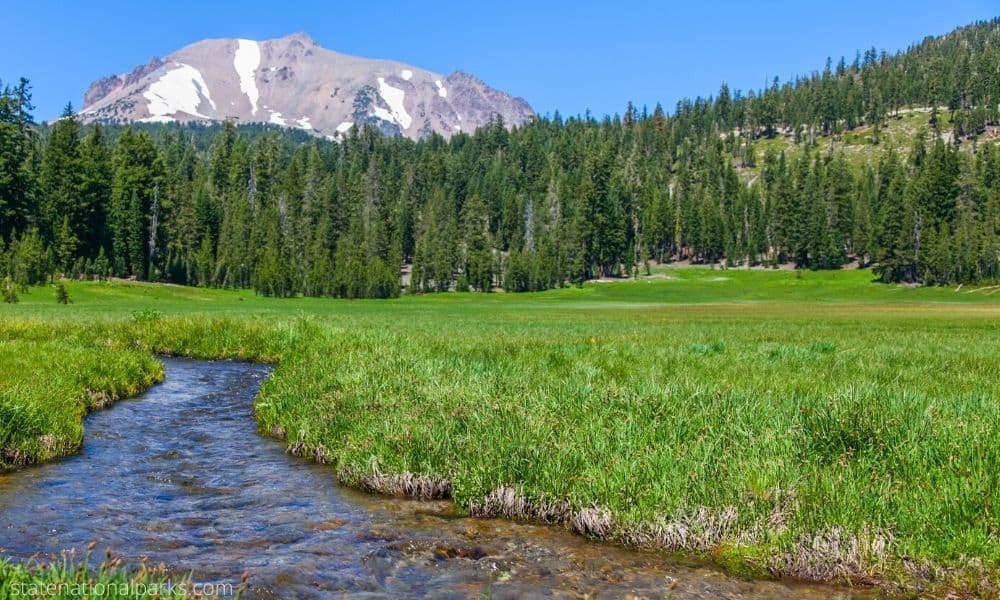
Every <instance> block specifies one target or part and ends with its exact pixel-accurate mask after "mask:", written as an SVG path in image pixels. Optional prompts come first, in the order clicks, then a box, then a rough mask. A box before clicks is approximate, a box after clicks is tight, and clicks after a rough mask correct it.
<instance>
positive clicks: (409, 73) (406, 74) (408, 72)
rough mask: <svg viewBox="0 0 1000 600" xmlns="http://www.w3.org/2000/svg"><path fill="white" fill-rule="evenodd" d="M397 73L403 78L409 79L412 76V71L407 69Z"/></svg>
mask: <svg viewBox="0 0 1000 600" xmlns="http://www.w3.org/2000/svg"><path fill="white" fill-rule="evenodd" d="M399 75H400V77H402V78H403V80H405V81H409V80H410V79H411V78H412V77H413V71H411V70H409V69H403V70H402V71H401V72H400V74H399Z"/></svg>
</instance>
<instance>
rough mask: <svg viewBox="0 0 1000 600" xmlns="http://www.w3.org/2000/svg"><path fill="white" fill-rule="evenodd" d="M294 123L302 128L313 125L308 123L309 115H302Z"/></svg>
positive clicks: (310, 127)
mask: <svg viewBox="0 0 1000 600" xmlns="http://www.w3.org/2000/svg"><path fill="white" fill-rule="evenodd" d="M296 123H298V124H299V127H301V128H302V129H312V128H313V126H312V125H311V124H309V117H302V118H301V119H299V120H298V121H296Z"/></svg>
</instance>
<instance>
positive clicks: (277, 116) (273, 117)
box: [268, 110, 288, 126]
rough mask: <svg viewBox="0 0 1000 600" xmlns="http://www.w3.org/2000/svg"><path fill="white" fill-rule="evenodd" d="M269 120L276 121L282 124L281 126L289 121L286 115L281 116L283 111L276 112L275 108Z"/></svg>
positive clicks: (275, 122)
mask: <svg viewBox="0 0 1000 600" xmlns="http://www.w3.org/2000/svg"><path fill="white" fill-rule="evenodd" d="M268 120H269V121H270V122H271V123H274V124H275V125H281V126H285V125H288V123H287V122H285V119H284V117H282V116H281V113H280V112H275V111H273V110H272V111H271V118H270V119H268Z"/></svg>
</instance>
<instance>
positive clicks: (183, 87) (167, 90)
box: [142, 63, 215, 123]
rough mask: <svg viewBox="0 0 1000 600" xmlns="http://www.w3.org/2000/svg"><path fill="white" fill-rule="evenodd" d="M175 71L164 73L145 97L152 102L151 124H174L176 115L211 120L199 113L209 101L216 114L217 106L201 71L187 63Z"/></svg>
mask: <svg viewBox="0 0 1000 600" xmlns="http://www.w3.org/2000/svg"><path fill="white" fill-rule="evenodd" d="M175 65H176V66H175V67H174V68H173V69H170V70H169V71H167V72H166V73H164V74H163V75H162V76H161V77H160V78H159V79H157V80H156V81H154V82H153V83H151V84H150V85H149V88H148V89H147V90H146V91H145V92H144V93H143V94H142V95H143V97H144V98H146V99H147V100H149V106H148V107H147V110H148V111H149V117H147V118H146V119H143V120H144V121H148V122H156V123H162V122H165V121H171V120H173V115H175V114H176V113H179V112H182V113H187V114H189V115H191V116H194V117H200V118H202V119H207V118H208V117H206V116H205V115H203V114H201V113H199V112H198V107H199V106H200V105H201V103H202V102H203V101H205V100H207V101H208V103H209V104H210V105H211V106H212V110H215V102H213V101H212V94H211V93H210V92H209V90H208V84H207V83H205V78H204V77H202V75H201V71H199V70H198V69H196V68H194V67H192V66H191V65H186V64H183V63H175Z"/></svg>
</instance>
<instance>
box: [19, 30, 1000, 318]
mask: <svg viewBox="0 0 1000 600" xmlns="http://www.w3.org/2000/svg"><path fill="white" fill-rule="evenodd" d="M998 42H1000V21H997V20H994V21H990V22H984V23H979V24H976V25H973V26H969V27H965V28H961V29H958V30H956V31H954V32H952V33H951V34H948V35H947V36H944V37H941V38H928V39H927V40H925V41H924V42H922V43H921V44H919V45H916V46H914V47H912V48H910V49H909V50H907V51H906V52H902V53H899V54H896V55H892V56H890V55H888V54H886V53H884V52H883V53H881V54H876V53H875V51H874V50H869V51H867V52H865V53H864V54H863V56H862V55H861V54H859V55H858V57H857V58H856V59H855V61H854V62H853V63H851V64H847V63H846V62H845V61H844V60H841V61H840V62H839V63H838V64H837V65H836V66H835V67H833V66H832V65H831V64H830V63H828V65H827V67H826V68H825V69H824V70H823V71H822V72H818V73H814V74H813V75H811V76H809V77H805V78H800V79H797V80H795V81H792V82H788V83H786V84H784V85H779V84H778V83H777V82H776V83H775V84H774V85H772V86H771V87H769V88H768V89H765V90H761V91H759V92H751V93H748V94H746V95H742V94H740V93H735V94H730V92H729V90H728V89H727V88H726V86H723V87H722V89H721V90H720V92H719V94H718V95H717V96H715V97H712V98H708V99H700V98H699V99H696V100H694V101H683V102H681V103H679V104H678V106H677V107H676V110H675V111H673V113H672V114H667V113H666V112H665V111H664V110H663V109H662V107H660V106H657V107H656V108H655V109H654V110H653V111H647V110H645V109H643V110H638V109H637V108H636V107H634V106H632V105H631V104H630V105H629V106H628V108H627V109H626V110H625V112H624V114H623V115H620V116H614V117H605V118H604V119H601V120H598V119H595V118H593V117H592V116H590V115H589V114H588V115H585V116H580V117H572V118H568V119H564V118H563V117H562V116H560V115H559V114H556V115H554V116H551V117H541V118H537V119H535V120H533V121H532V122H530V123H528V124H526V125H524V126H522V127H515V128H507V127H506V126H505V124H504V123H503V122H502V120H500V119H496V120H494V122H492V123H491V124H490V125H488V126H485V127H483V128H480V129H479V130H478V131H476V132H474V133H472V134H459V135H456V136H454V137H453V138H451V139H450V140H445V139H443V138H441V137H440V136H436V135H433V136H431V137H429V138H426V139H423V140H420V141H416V142H414V141H412V140H409V139H405V138H400V137H385V136H382V135H380V134H379V132H378V131H377V130H375V129H373V128H371V127H368V126H363V127H361V128H355V129H354V130H353V131H352V132H351V133H350V134H349V136H348V137H347V138H346V139H344V140H343V141H340V142H330V141H326V140H321V139H306V138H304V137H303V136H302V134H301V132H284V131H280V130H278V129H276V128H273V127H265V126H250V127H247V126H241V127H240V128H237V127H235V126H234V125H233V124H231V123H224V124H221V125H212V126H180V125H170V126H156V127H149V126H146V127H143V126H138V125H137V126H127V127H126V126H117V125H111V126H101V125H89V126H82V125H81V124H80V123H79V122H78V121H77V119H76V118H75V117H74V115H73V111H72V108H71V107H67V109H66V111H65V112H64V114H63V117H62V118H61V119H59V120H57V121H55V122H54V123H52V124H50V125H47V126H38V125H36V124H35V123H34V122H33V118H32V115H31V112H32V110H33V109H32V105H31V92H30V85H29V83H28V81H27V80H23V79H22V80H21V81H19V82H18V83H17V84H16V85H7V86H2V90H0V278H4V279H6V280H7V281H9V282H12V283H15V284H17V285H30V284H33V283H38V282H41V281H45V280H46V279H48V278H51V277H53V276H54V275H60V274H61V275H64V276H67V277H89V278H93V277H110V276H116V277H135V278H138V279H143V280H149V281H165V282H174V283H181V284H188V285H200V286H220V287H240V288H247V287H249V288H253V289H255V290H257V291H258V292H259V293H262V294H266V295H273V296H291V295H297V294H304V295H311V296H336V297H345V298H360V297H392V296H396V295H398V294H399V293H400V292H401V289H402V287H403V285H404V284H405V285H406V286H407V287H408V289H409V290H410V291H413V292H429V291H445V290H454V289H459V290H478V291H490V290H492V289H496V288H503V289H506V290H510V291H531V290H543V289H548V288H552V287H558V286H563V285H568V284H573V283H581V282H583V281H585V280H588V279H592V278H596V277H605V276H634V275H638V274H640V273H642V272H643V271H644V270H645V269H648V268H649V265H650V263H651V262H654V261H655V262H659V263H666V262H670V261H692V262H696V263H711V264H714V263H718V262H721V263H723V264H725V265H727V266H735V265H778V264H780V263H787V262H794V263H795V264H796V266H798V267H801V268H814V269H831V268H840V267H842V266H844V265H846V264H849V263H852V262H855V263H857V264H859V265H862V266H868V265H872V266H874V267H875V270H876V273H878V276H879V277H880V278H881V279H882V280H883V281H886V282H912V283H926V284H955V283H974V282H983V281H995V280H997V279H998V278H1000V273H998V271H1000V149H998V147H997V145H996V144H995V143H988V142H983V143H980V136H982V135H983V134H985V133H990V132H991V131H992V128H995V127H996V126H997V125H998V121H1000V115H998V113H997V111H998V105H1000V75H998V70H997V68H996V65H997V64H1000V51H998V48H1000V44H998ZM939 105H940V106H941V107H943V108H941V110H947V111H949V112H950V115H951V123H952V127H951V129H950V130H948V131H943V130H942V129H941V128H939V127H938V119H937V118H936V116H937V112H936V111H937V110H938V107H939ZM910 106H927V107H934V111H935V112H934V116H933V118H932V119H931V128H930V129H928V130H927V131H923V132H920V133H919V134H918V135H916V136H915V138H914V142H913V145H912V147H911V148H909V149H907V150H906V151H905V152H900V151H897V150H896V149H894V148H891V147H885V148H881V149H880V146H878V143H879V134H878V132H879V130H880V128H882V127H884V126H885V125H886V124H887V123H888V122H889V121H888V120H889V119H892V118H894V117H893V113H894V112H898V111H899V110H901V109H903V108H905V107H910ZM862 126H866V127H869V128H870V130H871V131H873V132H874V135H873V140H872V144H873V146H872V152H873V153H877V155H876V159H875V160H873V161H869V162H867V163H866V164H863V165H860V166H859V165H857V164H855V163H852V161H851V160H849V157H848V156H846V155H845V154H844V152H843V151H841V150H836V149H834V147H833V146H827V145H825V144H823V143H821V141H820V136H828V137H830V138H831V139H832V136H837V135H840V134H842V133H844V132H846V131H850V130H852V129H856V128H858V127H862ZM777 135H783V136H788V137H790V138H791V139H792V140H793V142H794V146H793V148H794V152H775V151H773V150H766V151H764V152H761V151H759V150H758V144H760V142H761V140H764V139H767V138H769V137H774V136H777ZM401 274H403V276H401Z"/></svg>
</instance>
